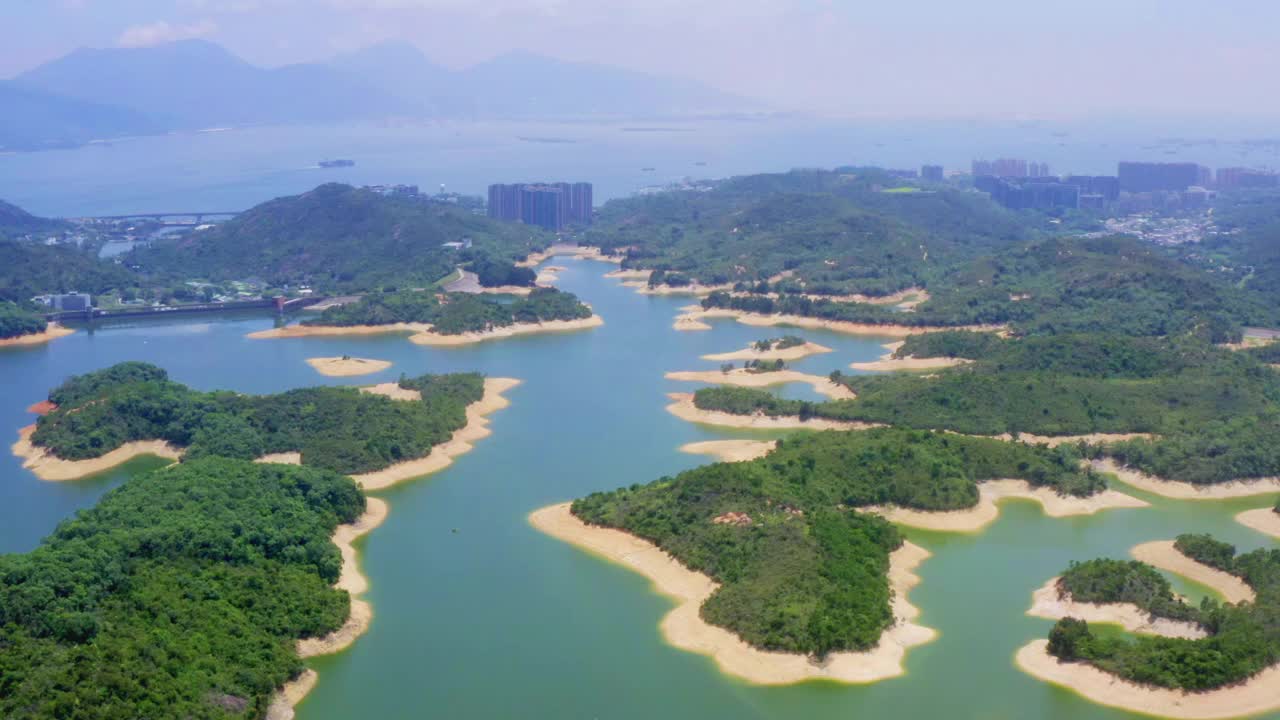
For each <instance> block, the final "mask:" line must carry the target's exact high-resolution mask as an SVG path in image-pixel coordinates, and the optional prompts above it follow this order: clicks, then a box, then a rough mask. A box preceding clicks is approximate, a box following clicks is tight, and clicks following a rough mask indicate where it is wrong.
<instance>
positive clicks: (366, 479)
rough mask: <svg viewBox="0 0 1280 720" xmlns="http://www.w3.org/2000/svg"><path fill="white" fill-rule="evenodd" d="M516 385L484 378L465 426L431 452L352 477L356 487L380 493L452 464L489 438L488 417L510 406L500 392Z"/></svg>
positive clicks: (470, 406)
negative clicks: (481, 396) (478, 441)
mask: <svg viewBox="0 0 1280 720" xmlns="http://www.w3.org/2000/svg"><path fill="white" fill-rule="evenodd" d="M519 384H520V381H519V380H514V379H511V378H485V381H484V397H483V398H481V399H480V400H479V401H477V402H474V403H471V404H470V405H468V406H467V424H466V425H464V426H463V427H462V428H460V429H458V430H455V431H454V433H453V437H451V438H449V440H447V441H446V442H443V443H441V444H439V445H436V446H435V447H434V448H432V449H431V453H430V454H429V455H427V456H426V457H423V458H418V459H416V460H407V461H405V462H402V463H396V464H395V465H392V466H390V467H386V468H383V469H382V470H375V471H374V472H368V473H362V474H359V475H352V476H351V477H352V479H353V480H355V481H356V482H357V483H358V484H359V485H360V487H362V488H364V489H365V490H383V489H385V488H389V487H391V486H392V485H395V484H396V483H399V482H402V481H404V480H409V479H412V478H419V477H422V476H424V475H430V474H431V473H434V472H438V471H440V470H443V469H444V468H446V467H449V466H450V465H452V464H453V459H454V458H455V457H458V456H459V455H462V454H465V453H468V452H470V451H471V450H472V449H473V448H474V447H475V446H474V445H473V444H472V443H474V442H475V441H477V440H480V439H483V438H486V437H489V435H491V434H492V431H491V430H489V419H488V417H487V416H488V415H489V414H491V413H493V412H496V411H498V410H501V409H503V408H505V407H507V406H508V405H510V404H511V401H509V400H507V399H506V398H505V397H503V393H505V392H506V391H507V390H510V389H511V388H513V387H515V386H517V385H519Z"/></svg>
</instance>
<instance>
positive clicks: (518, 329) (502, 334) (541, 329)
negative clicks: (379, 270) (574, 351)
mask: <svg viewBox="0 0 1280 720" xmlns="http://www.w3.org/2000/svg"><path fill="white" fill-rule="evenodd" d="M601 325H604V318H602V317H600V316H599V315H592V316H591V317H589V318H582V319H580V320H548V321H546V322H540V323H516V324H515V325H508V326H507V327H501V328H494V329H492V330H487V331H485V332H470V333H461V334H458V335H441V334H439V333H436V332H432V331H430V330H426V331H422V332H419V333H418V334H416V335H412V336H410V337H409V340H410V342H413V343H414V344H417V345H430V346H432V347H455V346H459V345H473V344H475V343H480V342H484V341H486V340H499V339H502V338H509V337H515V336H517V335H535V334H538V333H559V332H572V331H574V330H587V329H590V328H595V327H600V326H601Z"/></svg>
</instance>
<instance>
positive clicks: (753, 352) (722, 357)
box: [702, 342, 832, 362]
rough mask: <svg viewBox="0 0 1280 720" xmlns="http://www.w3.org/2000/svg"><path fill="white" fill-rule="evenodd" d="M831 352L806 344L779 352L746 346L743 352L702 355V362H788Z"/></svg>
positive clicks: (829, 349) (809, 343)
mask: <svg viewBox="0 0 1280 720" xmlns="http://www.w3.org/2000/svg"><path fill="white" fill-rule="evenodd" d="M829 352H832V350H831V348H829V347H826V346H825V345H819V344H818V343H813V342H806V343H805V344H803V345H794V346H792V347H789V348H782V349H781V350H757V349H755V347H754V346H747V347H746V348H745V349H743V350H735V351H734V352H726V353H712V354H711V355H703V356H702V359H703V360H714V361H716V362H724V361H733V360H783V361H786V362H790V361H792V360H799V359H801V358H806V357H809V356H810V355H818V354H821V353H829Z"/></svg>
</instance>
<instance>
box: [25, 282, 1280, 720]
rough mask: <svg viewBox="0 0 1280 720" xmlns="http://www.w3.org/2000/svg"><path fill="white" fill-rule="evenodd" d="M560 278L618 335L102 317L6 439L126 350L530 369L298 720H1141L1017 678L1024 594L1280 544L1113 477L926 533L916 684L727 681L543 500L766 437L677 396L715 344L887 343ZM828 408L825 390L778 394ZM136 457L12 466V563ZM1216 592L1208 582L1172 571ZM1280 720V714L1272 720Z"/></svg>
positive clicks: (1191, 590) (197, 365)
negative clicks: (726, 426)
mask: <svg viewBox="0 0 1280 720" xmlns="http://www.w3.org/2000/svg"><path fill="white" fill-rule="evenodd" d="M549 263H551V264H557V265H562V266H565V267H566V268H567V270H565V271H564V272H562V273H560V279H559V281H558V283H557V284H558V286H559V287H560V288H562V289H564V290H568V291H571V292H574V293H576V294H578V295H579V296H580V297H581V298H582V299H583V300H584V301H586V302H588V303H590V304H591V305H592V306H593V308H594V310H595V312H596V313H597V314H599V315H601V316H602V317H603V318H604V320H605V325H604V326H603V327H599V328H595V329H593V330H587V331H582V332H576V333H572V334H564V335H539V336H530V337H518V338H513V339H508V340H501V341H494V342H486V343H480V344H477V345H472V346H467V347H460V348H432V347H422V346H417V345H413V344H411V343H409V342H408V341H407V340H406V339H405V338H404V337H402V336H395V335H386V336H372V337H351V338H328V337H314V338H298V339H276V340H249V339H247V338H245V335H246V334H247V333H249V332H252V331H256V330H262V329H266V328H269V327H271V326H272V323H273V318H272V317H271V316H270V315H261V314H245V315H228V316H221V317H207V316H206V317H200V318H162V319H158V320H147V321H136V322H131V323H120V324H113V325H101V326H98V327H95V328H92V329H91V330H89V329H84V328H81V330H80V332H77V333H76V334H75V335H72V336H70V337H67V338H63V339H60V340H56V341H54V342H52V343H50V344H48V345H45V346H40V347H34V348H25V349H19V348H12V349H5V350H0V397H3V399H4V401H3V403H0V428H3V431H4V432H5V433H8V437H9V438H10V439H11V440H10V441H12V440H13V439H16V437H17V431H18V429H19V428H20V427H22V426H24V425H27V424H29V423H31V422H33V420H34V417H33V416H32V415H30V414H28V413H27V412H26V411H25V408H26V407H27V406H28V405H30V404H31V403H34V402H36V401H38V400H42V399H44V395H45V393H46V392H47V390H48V389H49V388H51V387H53V386H54V385H56V384H58V383H60V382H61V381H62V380H64V379H65V378H66V377H68V376H70V375H73V374H77V373H83V372H87V371H90V370H94V369H98V368H103V367H106V366H108V365H111V364H113V363H116V362H120V361H124V360H143V361H147V362H151V363H155V364H156V365H159V366H161V367H163V368H166V369H167V370H168V371H169V372H170V375H171V377H172V379H173V380H175V381H177V382H181V383H185V384H188V385H190V386H192V387H194V388H197V389H201V390H211V389H220V388H225V389H233V390H237V391H241V392H251V393H265V392H277V391H280V390H284V389H288V388H295V387H304V386H309V385H319V384H343V383H345V384H353V385H355V384H371V383H376V382H385V381H391V380H394V379H396V378H397V377H399V375H400V374H401V373H405V374H407V375H410V376H412V375H418V374H421V373H429V372H430V373H443V372H454V371H470V370H474V371H480V372H484V373H486V374H488V375H490V376H494V377H512V378H519V379H520V380H522V381H523V383H522V384H521V385H520V386H518V387H516V388H514V389H513V390H511V391H509V392H508V393H507V397H508V398H509V399H510V401H511V406H510V407H509V408H507V409H505V410H501V411H499V412H497V413H495V414H493V415H492V416H491V417H490V420H491V425H490V427H491V429H492V431H493V435H492V436H491V437H489V438H486V439H484V440H481V441H480V442H479V443H478V444H477V445H476V449H475V450H474V451H472V452H471V453H469V454H466V455H463V456H461V457H459V458H458V459H457V460H456V462H455V463H454V464H453V465H451V466H450V467H448V468H446V469H445V470H443V471H442V472H440V473H437V474H435V475H432V476H430V477H427V478H423V479H420V480H416V481H410V482H406V483H403V484H401V485H399V486H397V487H395V488H393V489H391V490H389V491H385V492H381V493H377V495H378V496H379V497H382V498H384V499H386V500H387V501H388V502H389V503H390V506H391V514H390V517H389V518H388V520H387V521H386V523H385V524H384V525H383V526H382V527H380V528H379V529H377V530H376V531H374V532H373V533H371V534H370V535H369V536H367V538H366V539H365V540H364V541H363V543H362V546H361V547H362V555H361V562H362V563H363V568H364V572H365V574H366V575H367V576H368V577H369V580H370V583H371V589H370V590H369V592H368V593H367V594H366V595H365V598H366V599H367V600H369V601H370V602H371V603H372V605H373V608H374V619H373V623H372V626H371V627H370V630H369V632H368V633H367V634H366V635H364V636H363V637H361V638H360V639H359V640H358V641H357V642H356V643H355V645H354V646H353V647H352V648H351V649H350V650H348V651H346V652H344V653H342V654H339V655H335V656H331V657H324V658H317V659H315V660H312V661H309V662H308V664H309V665H310V666H311V667H313V668H315V669H316V670H317V671H318V672H319V674H320V681H319V685H318V686H317V687H316V688H315V690H313V691H312V693H311V694H310V695H309V696H308V697H307V699H306V700H305V701H304V702H303V703H302V704H301V705H300V706H299V708H298V717H299V718H301V719H302V720H338V719H340V718H344V719H345V718H359V717H371V718H372V717H378V718H420V717H441V718H503V717H522V718H584V719H585V718H636V719H639V718H655V717H662V718H690V719H693V718H698V719H702V718H739V719H747V718H890V717H897V718H919V719H921V720H924V719H926V718H927V719H929V720H933V719H935V718H956V719H960V718H963V719H973V720H977V719H979V718H982V719H1004V718H1007V719H1010V720H1013V719H1018V720H1024V719H1031V720H1066V719H1070V720H1075V719H1081V720H1086V719H1087V720H1093V719H1098V720H1104V719H1114V718H1127V717H1136V716H1133V715H1130V714H1128V713H1124V712H1121V711H1117V710H1112V709H1108V708H1104V707H1100V706H1097V705H1094V704H1092V703H1090V702H1088V701H1086V700H1084V699H1082V698H1079V697H1077V696H1075V695H1073V694H1072V693H1070V692H1067V691H1065V690H1060V689H1058V688H1055V687H1052V686H1050V685H1046V684H1044V683H1041V682H1039V681H1038V680H1035V679H1033V678H1031V677H1030V676H1027V675H1024V674H1023V673H1022V672H1020V671H1018V670H1017V669H1016V668H1015V667H1014V665H1013V655H1014V652H1015V651H1016V650H1017V649H1018V648H1019V647H1021V646H1022V645H1024V644H1026V643H1027V642H1028V641H1030V640H1032V639H1036V638H1042V637H1044V636H1045V634H1046V632H1047V631H1048V628H1049V627H1050V626H1051V624H1052V622H1051V621H1048V620H1038V619H1033V618H1028V617H1026V616H1025V615H1024V613H1025V611H1026V609H1027V608H1028V607H1029V605H1030V602H1031V593H1032V591H1033V590H1035V589H1037V588H1039V587H1040V586H1041V585H1043V584H1044V582H1045V581H1046V580H1048V579H1049V578H1050V577H1052V576H1054V575H1057V574H1058V573H1059V572H1061V571H1062V570H1063V569H1065V568H1066V566H1067V563H1068V562H1069V561H1071V560H1086V559H1090V558H1094V557H1099V556H1107V557H1115V558H1125V557H1127V553H1128V550H1129V548H1131V547H1133V546H1134V545H1137V544H1139V543H1142V542H1146V541H1150V540H1165V539H1172V538H1173V537H1174V536H1175V535H1177V534H1179V533H1183V532H1209V533H1213V534H1214V535H1215V536H1217V537H1219V538H1221V539H1223V540H1226V541H1229V542H1232V543H1235V544H1236V545H1237V547H1238V548H1239V549H1241V550H1251V549H1254V548H1257V547H1264V546H1267V545H1268V544H1269V543H1272V541H1271V540H1269V539H1267V538H1266V537H1265V536H1263V535H1261V534H1258V533H1255V532H1254V531H1252V530H1249V529H1247V528H1245V527H1243V526H1241V525H1239V524H1237V523H1236V522H1234V520H1233V516H1234V515H1235V514H1236V513H1238V512H1240V511H1242V510H1245V509H1250V508H1259V507H1264V506H1269V505H1271V504H1273V503H1274V502H1275V498H1274V497H1255V498H1249V499H1240V500H1227V501H1214V502H1204V501H1174V500H1166V499H1163V498H1160V497H1157V496H1152V495H1149V494H1146V493H1142V492H1141V491H1138V490H1135V489H1131V488H1126V487H1123V486H1119V485H1117V486H1116V487H1117V489H1120V490H1122V491H1125V492H1128V493H1130V494H1133V495H1135V496H1138V497H1141V498H1143V499H1145V500H1147V501H1149V502H1150V503H1151V507H1149V508H1143V509H1125V510H1111V511H1107V512H1103V513H1100V514H1098V515H1094V516H1085V517H1076V518H1067V519H1050V518H1047V517H1045V516H1044V515H1043V513H1042V512H1041V510H1040V506H1039V505H1037V504H1034V503H1030V502H1026V501H1016V500H1015V501H1007V502H1005V503H1004V504H1003V505H1002V513H1001V516H1000V518H999V519H998V520H997V521H996V522H995V523H993V524H992V525H990V526H989V527H987V528H986V529H984V530H983V531H981V532H978V533H975V534H970V535H965V534H938V533H927V532H920V531H915V530H907V532H906V534H907V536H908V537H909V539H911V540H912V541H913V542H915V543H916V544H919V545H921V546H923V547H925V548H926V549H928V550H929V551H930V552H931V553H933V557H932V558H930V559H929V560H927V561H926V562H925V563H924V564H923V565H921V566H920V568H919V569H918V570H917V573H918V574H919V575H920V577H921V578H922V582H921V584H920V585H919V586H918V587H916V588H915V589H914V590H913V591H912V592H911V596H910V597H911V601H912V602H913V603H914V604H915V605H917V606H919V607H920V608H921V610H922V615H921V617H920V619H919V622H920V623H921V624H923V625H927V626H929V627H932V628H935V629H937V630H938V631H939V637H938V638H937V639H936V640H935V641H934V642H933V643H931V644H928V645H924V646H922V647H920V648H916V649H914V650H912V651H910V652H909V654H908V656H907V660H906V668H907V674H906V675H905V676H903V677H900V678H896V679H892V680H886V681H883V682H879V683H876V684H873V685H866V686H850V685H840V684H835V683H829V682H814V683H806V684H801V685H795V686H788V687H756V686H751V685H748V684H746V683H743V682H740V681H737V680H734V679H731V678H728V677H726V676H724V675H722V674H721V673H720V672H718V671H717V670H716V667H715V664H714V663H713V662H712V660H710V659H709V658H707V657H704V656H701V655H696V654H691V653H687V652H683V651H680V650H677V649H675V648H672V647H670V646H668V645H666V644H665V643H664V642H663V640H662V638H661V637H660V635H659V632H658V622H659V620H660V619H661V617H662V616H663V615H664V614H665V613H666V612H667V611H668V610H669V609H670V608H671V607H672V606H673V603H672V602H671V601H670V600H668V599H666V598H664V597H662V596H660V595H657V594H655V593H654V592H653V591H652V590H651V588H650V586H649V583H648V581H647V580H645V579H644V578H642V577H641V576H639V575H637V574H635V573H633V572H631V571H629V570H627V569H626V568H624V567H621V566H617V565H613V564H610V563H608V562H605V561H603V560H600V559H598V558H596V557H594V556H592V555H589V554H586V553H584V552H581V551H579V550H578V549H576V548H574V547H572V546H570V545H567V544H565V543H561V542H559V541H557V540H555V539H553V538H550V537H548V536H545V535H542V534H541V533H538V532H536V531H535V530H533V529H532V528H531V527H530V526H529V525H528V522H527V516H528V514H529V513H530V512H531V511H533V510H536V509H538V508H541V507H543V506H546V505H549V504H552V503H557V502H563V501H566V500H570V499H573V498H576V497H580V496H583V495H586V494H588V493H590V492H593V491H596V490H606V489H612V488H615V487H618V486H622V485H630V484H633V483H646V482H649V481H652V480H655V479H657V478H659V477H662V476H664V475H671V474H674V473H676V472H679V471H680V470H683V469H687V468H690V467H694V466H696V465H699V464H703V463H705V462H708V459H707V458H705V457H703V456H694V455H688V454H684V453H681V452H679V451H678V450H677V448H678V447H679V446H680V445H683V444H685V443H689V442H695V441H700V440H714V439H729V438H743V437H757V438H768V437H771V435H769V434H767V433H763V432H755V433H753V432H751V431H742V430H717V429H715V428H710V427H702V426H697V425H693V424H690V423H687V422H684V421H682V420H680V419H678V418H676V417H674V416H672V415H671V414H669V413H668V412H666V410H665V406H666V405H667V403H668V402H669V401H668V399H667V397H666V394H667V393H669V392H689V391H691V390H692V389H694V388H696V387H698V385H696V384H694V383H685V382H676V381H669V380H665V379H663V374H664V373H666V372H668V371H672V370H708V369H715V368H716V367H718V363H715V362H712V361H707V360H701V359H699V356H701V355H704V354H708V353H721V352H728V351H732V350H737V349H741V348H742V347H744V346H745V345H746V344H747V343H749V342H752V341H755V340H758V339H762V338H766V337H777V336H780V335H782V334H783V333H784V332H788V333H792V334H797V335H800V336H802V337H804V338H805V339H807V340H811V341H814V342H817V343H820V344H822V345H825V346H827V347H829V348H832V349H833V350H834V352H831V353H826V354H820V355H814V356H811V357H808V358H806V359H803V360H800V361H797V362H795V363H793V364H792V367H794V368H795V369H796V370H800V371H802V372H807V373H812V374H817V375H826V374H828V373H830V372H831V371H832V370H836V369H840V370H842V371H845V372H851V371H850V370H849V368H848V365H849V363H851V362H860V361H870V360H874V359H876V358H877V357H878V356H880V355H881V354H883V353H884V352H885V350H884V349H883V348H882V347H881V344H882V343H883V342H888V341H889V339H887V338H886V339H875V338H863V337H853V336H844V335H838V334H835V333H831V332H828V331H819V330H802V331H796V330H786V329H783V328H753V327H748V326H744V325H739V324H737V323H734V322H732V321H729V320H716V321H712V324H713V329H711V330H709V331H702V332H676V331H674V330H673V329H672V321H673V319H674V318H675V316H676V315H678V314H679V313H680V309H679V308H680V307H681V306H683V305H686V304H688V303H689V302H690V300H689V299H688V298H680V297H649V296H641V295H638V294H636V293H634V292H633V291H632V290H631V289H629V288H625V287H622V286H621V285H620V284H619V283H618V282H617V281H616V280H613V279H607V278H604V277H603V275H604V273H605V272H607V271H609V270H611V269H613V266H610V265H606V264H601V263H596V262H590V261H578V260H571V259H567V258H560V259H553V260H551V261H549ZM341 355H351V356H353V357H360V358H372V359H379V360H387V361H391V362H392V363H393V365H392V367H391V368H389V369H387V370H384V371H382V372H381V373H379V374H375V375H367V376H364V377H360V378H347V379H335V378H326V377H324V376H321V375H319V374H318V373H316V372H315V371H314V370H312V369H311V367H310V366H308V365H307V363H306V362H305V361H306V359H307V358H311V357H324V356H341ZM782 392H783V393H784V394H786V395H787V396H790V397H797V398H800V397H803V398H812V399H819V397H820V396H818V395H816V394H815V393H814V392H813V391H812V390H811V389H810V388H809V387H808V386H805V385H791V386H786V387H785V389H783V390H782ZM163 462H164V461H159V460H150V459H143V460H138V461H135V462H133V463H130V464H128V465H126V466H123V467H121V468H118V469H116V470H115V471H112V472H108V473H105V474H104V475H102V476H99V477H95V478H90V479H87V480H82V481H78V482H68V483H49V482H44V481H41V480H38V479H37V478H36V477H35V476H34V475H32V474H31V473H29V472H27V471H26V470H24V469H22V467H21V465H20V463H19V461H18V460H17V459H16V458H14V457H12V456H11V455H8V454H5V455H4V457H3V458H2V459H0V552H25V551H28V550H30V549H31V548H33V547H34V546H35V545H36V544H37V542H38V541H39V539H40V538H41V537H43V536H44V535H46V534H47V533H49V532H50V531H51V530H52V529H53V528H54V526H55V525H56V524H57V523H58V522H59V521H61V520H63V519H65V518H67V517H69V516H70V515H71V514H73V513H74V512H75V511H76V510H77V509H80V508H84V507H87V506H89V505H91V504H92V503H93V502H95V500H96V499H97V498H98V497H99V496H100V495H101V494H102V493H103V492H105V491H107V490H108V489H110V488H111V487H113V486H114V485H116V484H118V483H119V482H121V481H122V480H123V479H124V478H126V477H127V476H128V475H129V474H130V473H134V472H140V471H143V470H146V469H149V468H153V467H157V466H159V465H161V464H163ZM1174 584H1175V589H1177V590H1178V591H1179V592H1181V593H1183V594H1186V595H1188V596H1189V597H1190V598H1192V600H1193V601H1198V599H1199V597H1201V596H1202V595H1203V594H1204V593H1205V592H1206V590H1205V589H1203V588H1200V587H1197V586H1194V585H1192V584H1190V583H1188V582H1186V581H1182V580H1179V579H1177V578H1174ZM1270 717H1271V718H1272V720H1275V719H1276V718H1280V715H1273V716H1270Z"/></svg>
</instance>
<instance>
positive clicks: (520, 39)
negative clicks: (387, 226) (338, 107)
mask: <svg viewBox="0 0 1280 720" xmlns="http://www.w3.org/2000/svg"><path fill="white" fill-rule="evenodd" d="M1277 27H1280V2H1277V1H1276V0H1217V1H1216V2H1214V1H1212V0H1070V2H1035V1H1034V0H910V1H908V2H896V1H894V0H874V1H871V2H867V1H864V0H0V48H3V49H2V50H0V77H10V76H13V75H15V74H17V73H20V72H21V71H23V70H25V69H27V68H30V67H32V66H35V65H37V64H39V63H41V62H45V61H47V60H50V59H53V58H56V57H58V56H60V55H63V54H65V53H67V52H69V51H71V50H73V49H74V48H76V47H79V46H91V47H111V46H125V47H127V46H144V45H151V44H156V43H161V42H166V41H170V40H175V39H180V38H190V37H200V38H205V39H208V40H211V41H213V42H217V43H219V44H222V45H224V46H225V47H227V48H228V49H230V50H231V51H232V52H234V53H236V54H238V55H240V56H241V57H243V58H245V59H246V60H248V61H250V62H253V63H255V64H259V65H266V66H274V65H282V64H288V63H293V62H307V61H314V60H320V59H323V58H325V57H328V56H331V55H333V54H335V53H337V52H341V51H344V50H351V49H355V48H358V47H361V46H364V45H369V44H372V43H376V42H379V41H383V40H406V41H409V42H412V43H414V44H415V45H417V46H418V47H419V48H420V49H422V51H423V52H424V53H426V55H427V56H428V57H430V58H431V59H432V60H434V61H436V62H439V63H440V64H443V65H446V66H450V67H462V66H466V65H469V64H472V63H476V62H479V61H482V60H485V59H488V58H490V57H493V56H495V55H500V54H502V53H504V52H508V51H511V50H517V49H522V50H529V51H533V52H537V53H540V54H544V55H549V56H553V57H557V58H561V59H564V60H572V61H583V62H594V63H599V64H605V65H615V66H619V67H625V68H629V69H633V70H640V71H645V72H651V73H657V74H662V75H672V76H683V77H687V78H691V79H695V80H699V81H702V82H704V83H707V84H709V85H712V86H714V87H718V88H720V89H723V90H727V91H730V92H734V93H737V94H740V95H744V96H747V97H752V98H757V99H761V100H764V101H766V102H767V103H769V104H770V105H771V106H773V107H776V108H777V109H779V110H794V111H800V112H807V113H814V114H819V115H830V116H840V117H876V118H893V117H913V118H919V117H929V118H968V117H1006V118H1008V117H1015V118H1031V119H1038V118H1045V119H1052V118H1068V119H1069V118H1081V117H1084V118H1088V117H1100V116H1129V117H1144V116H1160V115H1179V116H1215V115H1225V116H1232V117H1240V118H1258V117H1269V118H1280V93H1276V92H1274V88H1275V87H1276V78H1277V77H1280V39H1278V36H1277V35H1276V32H1275V29H1276V28H1277Z"/></svg>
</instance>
